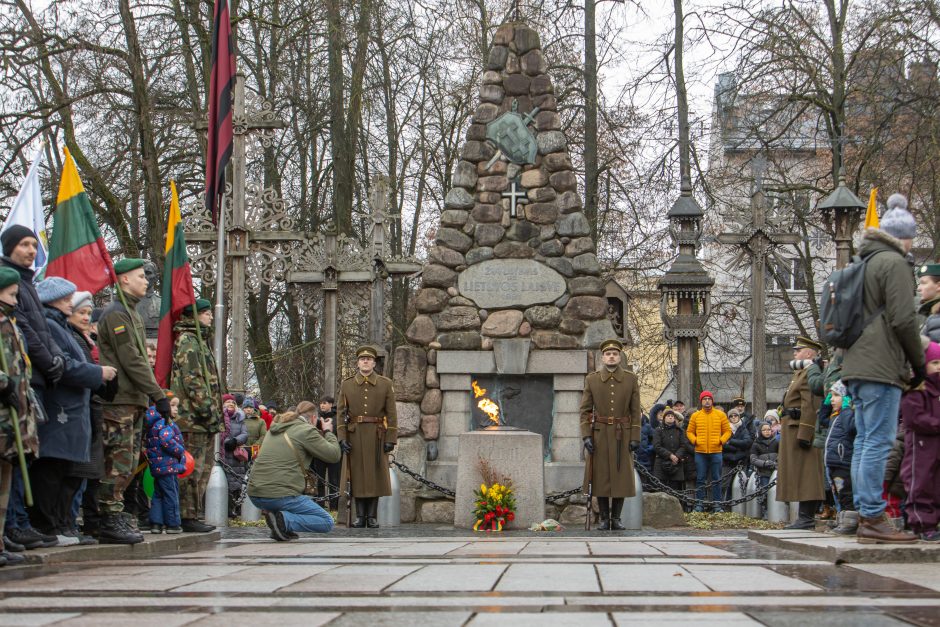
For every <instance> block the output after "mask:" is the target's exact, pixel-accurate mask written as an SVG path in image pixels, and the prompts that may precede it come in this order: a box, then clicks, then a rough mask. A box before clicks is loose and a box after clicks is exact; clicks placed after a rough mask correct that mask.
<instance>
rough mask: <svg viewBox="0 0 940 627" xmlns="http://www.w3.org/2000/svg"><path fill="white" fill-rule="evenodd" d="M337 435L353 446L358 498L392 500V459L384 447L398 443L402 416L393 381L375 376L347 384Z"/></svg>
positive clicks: (351, 460) (351, 465)
mask: <svg viewBox="0 0 940 627" xmlns="http://www.w3.org/2000/svg"><path fill="white" fill-rule="evenodd" d="M336 418H337V420H338V421H339V424H338V425H337V429H336V435H337V438H338V439H339V440H346V441H347V442H349V444H350V445H352V451H350V453H349V472H350V474H351V475H352V495H353V496H354V497H355V498H371V497H374V496H390V495H391V494H392V486H391V482H390V481H389V475H388V456H387V455H386V454H385V453H384V452H383V451H382V445H383V444H385V443H386V442H388V443H389V444H395V443H396V442H398V414H397V413H396V410H395V388H394V387H393V385H392V380H391V379H388V378H386V377H383V376H381V375H379V374H376V373H374V372H373V373H372V374H370V375H369V376H368V377H364V376H362V375H361V374H356V375H355V376H353V377H349V378H348V379H345V380H343V383H342V384H341V385H340V389H339V405H338V407H337V412H336Z"/></svg>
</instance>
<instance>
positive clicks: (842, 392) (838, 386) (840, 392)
mask: <svg viewBox="0 0 940 627" xmlns="http://www.w3.org/2000/svg"><path fill="white" fill-rule="evenodd" d="M938 349H940V347H938ZM829 391H830V392H832V393H833V394H835V395H836V396H842V397H845V396H848V395H849V391H848V390H847V389H845V384H844V383H842V381H841V380H839V381H836V382H835V383H833V384H832V387H831V388H829Z"/></svg>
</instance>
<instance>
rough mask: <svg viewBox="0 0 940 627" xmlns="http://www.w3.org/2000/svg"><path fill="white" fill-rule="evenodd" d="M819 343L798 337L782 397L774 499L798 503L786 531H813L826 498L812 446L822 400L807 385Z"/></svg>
mask: <svg viewBox="0 0 940 627" xmlns="http://www.w3.org/2000/svg"><path fill="white" fill-rule="evenodd" d="M821 350H822V344H820V343H819V342H815V341H813V340H811V339H809V338H806V337H799V338H797V340H796V345H795V346H794V347H793V361H791V362H790V367H791V368H792V369H793V380H792V381H790V386H789V387H788V388H787V392H786V394H785V395H784V397H783V412H782V417H781V419H780V452H779V454H778V458H777V468H778V470H777V500H778V501H789V502H793V501H799V503H800V516H799V518H797V519H796V522H794V523H793V524H791V525H790V526H789V527H787V529H814V528H815V526H816V525H815V516H816V510H817V508H818V507H819V504H820V502H821V501H822V500H823V499H824V498H825V497H826V494H825V492H826V490H825V486H824V484H823V450H822V449H821V448H815V447H814V446H813V436H814V435H815V433H816V420H817V414H818V412H819V406H820V405H821V404H822V398H820V397H819V396H816V395H815V394H813V392H812V390H811V389H810V385H809V374H810V369H812V368H817V369H818V368H819V366H818V365H816V364H815V363H814V361H815V360H816V358H817V357H818V356H819V352H820V351H821Z"/></svg>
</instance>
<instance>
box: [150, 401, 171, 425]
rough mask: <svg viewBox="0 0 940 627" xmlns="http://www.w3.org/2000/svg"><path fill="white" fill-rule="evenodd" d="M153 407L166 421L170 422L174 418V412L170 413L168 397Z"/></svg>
mask: <svg viewBox="0 0 940 627" xmlns="http://www.w3.org/2000/svg"><path fill="white" fill-rule="evenodd" d="M153 406H154V407H155V408H156V410H157V413H158V414H160V415H161V416H163V419H164V420H169V419H170V418H172V417H173V416H172V415H171V413H172V412H171V411H170V399H168V398H167V397H165V396H164V397H163V398H161V399H159V400H157V402H156V403H154V404H153Z"/></svg>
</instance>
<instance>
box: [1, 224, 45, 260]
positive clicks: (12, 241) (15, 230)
mask: <svg viewBox="0 0 940 627" xmlns="http://www.w3.org/2000/svg"><path fill="white" fill-rule="evenodd" d="M27 237H32V238H33V239H35V240H37V241H39V238H37V237H36V233H34V232H33V231H32V229H30V228H28V227H25V226H23V225H22V224H14V225H13V226H11V227H10V228H8V229H7V230H6V231H4V232H3V234H2V235H0V244H3V254H4V255H6V256H7V257H9V256H10V253H12V252H13V249H14V248H16V245H17V244H19V243H20V242H22V241H23V240H24V239H26V238H27Z"/></svg>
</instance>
